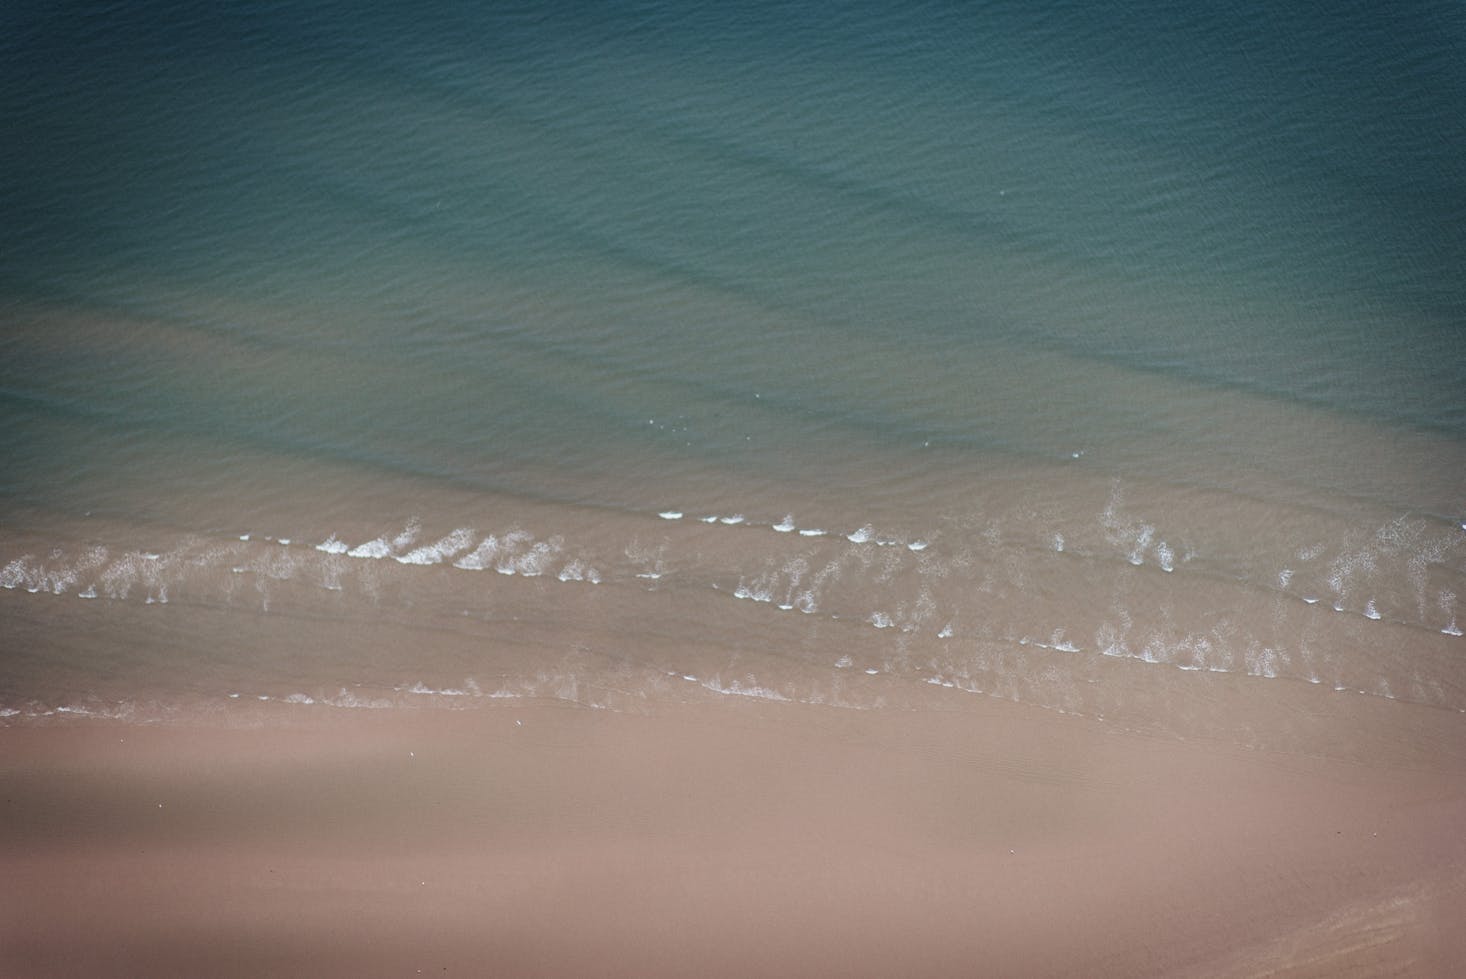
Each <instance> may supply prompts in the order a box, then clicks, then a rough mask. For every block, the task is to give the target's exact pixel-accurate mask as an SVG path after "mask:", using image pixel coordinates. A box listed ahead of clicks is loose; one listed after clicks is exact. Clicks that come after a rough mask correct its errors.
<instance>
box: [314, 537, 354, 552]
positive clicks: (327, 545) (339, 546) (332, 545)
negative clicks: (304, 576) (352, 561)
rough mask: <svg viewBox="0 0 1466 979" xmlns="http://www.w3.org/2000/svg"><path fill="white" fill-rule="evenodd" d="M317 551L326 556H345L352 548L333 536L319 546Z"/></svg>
mask: <svg viewBox="0 0 1466 979" xmlns="http://www.w3.org/2000/svg"><path fill="white" fill-rule="evenodd" d="M316 550H318V551H323V552H325V553H326V554H345V553H346V552H347V551H349V550H350V548H349V547H347V546H346V545H345V544H343V543H342V542H341V541H340V540H338V539H337V538H336V535H335V534H332V535H331V536H330V537H327V538H326V539H325V540H323V541H321V542H320V543H319V544H317V545H316Z"/></svg>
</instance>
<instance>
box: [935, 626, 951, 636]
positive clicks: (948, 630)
mask: <svg viewBox="0 0 1466 979" xmlns="http://www.w3.org/2000/svg"><path fill="white" fill-rule="evenodd" d="M937 638H938V639H951V638H952V623H950V622H948V623H947V624H946V625H944V626H942V631H941V632H939V633H937Z"/></svg>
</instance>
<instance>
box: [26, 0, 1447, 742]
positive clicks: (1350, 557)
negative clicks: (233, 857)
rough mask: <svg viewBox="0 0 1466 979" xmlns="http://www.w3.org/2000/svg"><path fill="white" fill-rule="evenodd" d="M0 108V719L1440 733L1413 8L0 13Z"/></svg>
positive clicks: (1443, 313)
mask: <svg viewBox="0 0 1466 979" xmlns="http://www.w3.org/2000/svg"><path fill="white" fill-rule="evenodd" d="M0 119H3V121H4V130H5V132H6V133H7V137H6V138H5V139H4V140H0V586H3V588H0V714H3V715H4V717H6V718H9V719H11V721H12V722H14V721H16V720H22V721H23V720H27V719H34V718H43V717H49V716H54V715H56V714H57V713H58V712H62V713H66V712H71V713H77V712H81V713H99V714H106V715H109V716H123V717H129V718H136V719H141V720H149V719H158V718H165V717H176V716H191V715H193V714H195V713H198V712H206V713H214V714H220V713H222V714H226V715H227V714H228V713H229V712H231V711H233V712H245V711H247V710H251V709H255V707H254V706H253V705H257V704H260V703H268V704H270V705H274V706H277V707H279V708H280V709H289V710H299V711H308V710H316V711H320V710H331V709H346V708H351V707H383V708H390V707H442V708H454V707H459V708H461V707H471V706H474V705H478V704H483V703H486V702H489V701H490V700H493V699H496V698H551V699H558V700H564V701H569V702H573V703H576V704H582V705H586V706H596V707H606V708H611V709H619V710H641V709H654V708H655V705H656V704H657V703H659V702H664V701H684V700H698V699H705V698H722V697H727V696H750V697H760V698H767V699H772V700H790V701H807V702H811V703H821V704H827V705H830V706H832V707H839V708H849V709H879V708H891V709H896V708H901V709H948V708H955V707H957V706H961V705H969V706H974V705H981V704H982V703H983V702H984V698H986V697H993V696H996V697H1002V698H1007V699H1012V700H1016V701H1019V702H1024V703H1031V704H1035V705H1038V706H1042V707H1046V708H1050V709H1054V710H1062V711H1067V712H1072V713H1078V714H1083V715H1087V716H1094V717H1104V718H1107V719H1113V720H1114V721H1115V722H1116V723H1119V724H1125V725H1131V726H1140V727H1145V728H1150V729H1155V730H1159V731H1163V732H1170V733H1174V734H1183V735H1190V734H1204V735H1208V736H1218V737H1229V738H1233V739H1235V740H1238V741H1240V742H1243V743H1249V742H1250V740H1252V739H1255V738H1257V737H1259V735H1258V733H1257V730H1256V725H1255V724H1251V723H1250V722H1249V724H1242V723H1240V722H1239V721H1238V720H1237V718H1238V717H1239V716H1241V715H1240V714H1239V711H1242V713H1245V711H1244V710H1243V708H1245V707H1246V705H1249V704H1256V703H1269V704H1274V705H1275V707H1276V710H1275V711H1274V713H1273V715H1272V716H1273V718H1274V722H1275V723H1277V724H1281V725H1283V726H1285V727H1286V726H1287V725H1289V724H1295V723H1303V721H1301V720H1299V719H1300V718H1308V717H1311V716H1317V715H1320V714H1327V713H1328V712H1329V711H1331V710H1332V709H1333V707H1334V706H1336V705H1338V704H1341V703H1355V702H1357V701H1356V698H1361V697H1362V698H1370V699H1371V702H1373V701H1378V702H1379V703H1380V704H1384V705H1387V706H1388V709H1390V710H1398V711H1418V710H1421V709H1438V710H1445V711H1452V712H1458V711H1462V710H1466V638H1463V637H1462V632H1463V629H1466V604H1463V599H1466V274H1463V271H1462V270H1463V269H1466V14H1463V12H1462V10H1461V9H1460V8H1459V6H1457V5H1455V4H1449V3H1431V2H1407V3H1405V4H1403V5H1392V6H1390V7H1389V8H1388V9H1386V8H1383V7H1378V6H1377V5H1365V4H1348V5H1343V6H1339V5H1334V6H1332V7H1330V8H1328V9H1320V10H1312V9H1309V10H1303V9H1301V8H1300V9H1297V10H1292V9H1278V10H1275V9H1268V10H1258V9H1256V8H1254V7H1250V6H1247V7H1244V6H1242V5H1238V4H1231V5H1227V4H1224V5H1214V4H1147V3H1142V4H1126V5H1107V4H1100V5H1096V4H1088V3H1084V4H1081V3H1077V2H1056V3H1046V4H1007V3H995V4H945V3H899V4H891V3H852V4H844V5H840V7H839V8H838V9H836V10H828V9H825V8H822V7H818V6H816V5H808V4H780V3H719V4H711V3H664V2H647V3H639V4H608V5H596V6H590V5H578V4H548V5H547V4H529V5H512V4H507V3H496V4H455V3H437V2H432V3H427V4H421V5H399V4H333V3H317V4H292V3H273V4H260V5H249V6H240V5H228V4H210V3H201V2H179V3H158V2H142V3H132V4H64V3H63V4H45V5H42V4H28V3H21V4H12V5H9V6H7V8H6V10H5V12H4V13H3V14H0ZM1248 716H1252V715H1248ZM1278 718H1282V720H1278Z"/></svg>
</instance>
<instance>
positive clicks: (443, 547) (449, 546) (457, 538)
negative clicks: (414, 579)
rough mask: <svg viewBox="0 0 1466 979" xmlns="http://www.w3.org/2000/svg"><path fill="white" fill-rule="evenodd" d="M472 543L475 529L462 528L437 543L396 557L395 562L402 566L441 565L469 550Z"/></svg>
mask: <svg viewBox="0 0 1466 979" xmlns="http://www.w3.org/2000/svg"><path fill="white" fill-rule="evenodd" d="M472 543H473V529H472V528H470V527H460V528H458V529H457V530H455V531H453V533H451V534H449V535H448V536H446V537H444V538H442V539H441V540H439V541H438V542H437V543H434V544H427V545H424V546H423V547H418V548H415V549H413V550H411V551H408V552H407V553H406V554H400V555H396V556H395V560H396V561H397V562H398V563H400V564H418V565H425V564H440V563H442V562H443V561H444V560H446V559H447V558H450V557H452V556H453V555H455V554H458V553H459V552H461V551H464V550H467V549H468V546H469V545H470V544H472Z"/></svg>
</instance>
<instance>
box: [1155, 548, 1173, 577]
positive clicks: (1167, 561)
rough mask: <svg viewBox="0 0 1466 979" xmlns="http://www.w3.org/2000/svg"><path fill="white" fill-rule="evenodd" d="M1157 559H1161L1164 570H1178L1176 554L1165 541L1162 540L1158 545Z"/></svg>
mask: <svg viewBox="0 0 1466 979" xmlns="http://www.w3.org/2000/svg"><path fill="white" fill-rule="evenodd" d="M1156 559H1157V560H1159V561H1160V563H1161V570H1162V571H1166V572H1171V571H1175V570H1176V554H1175V552H1174V551H1172V550H1171V547H1170V545H1169V544H1167V543H1166V542H1165V541H1161V542H1160V543H1159V544H1157V545H1156Z"/></svg>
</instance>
